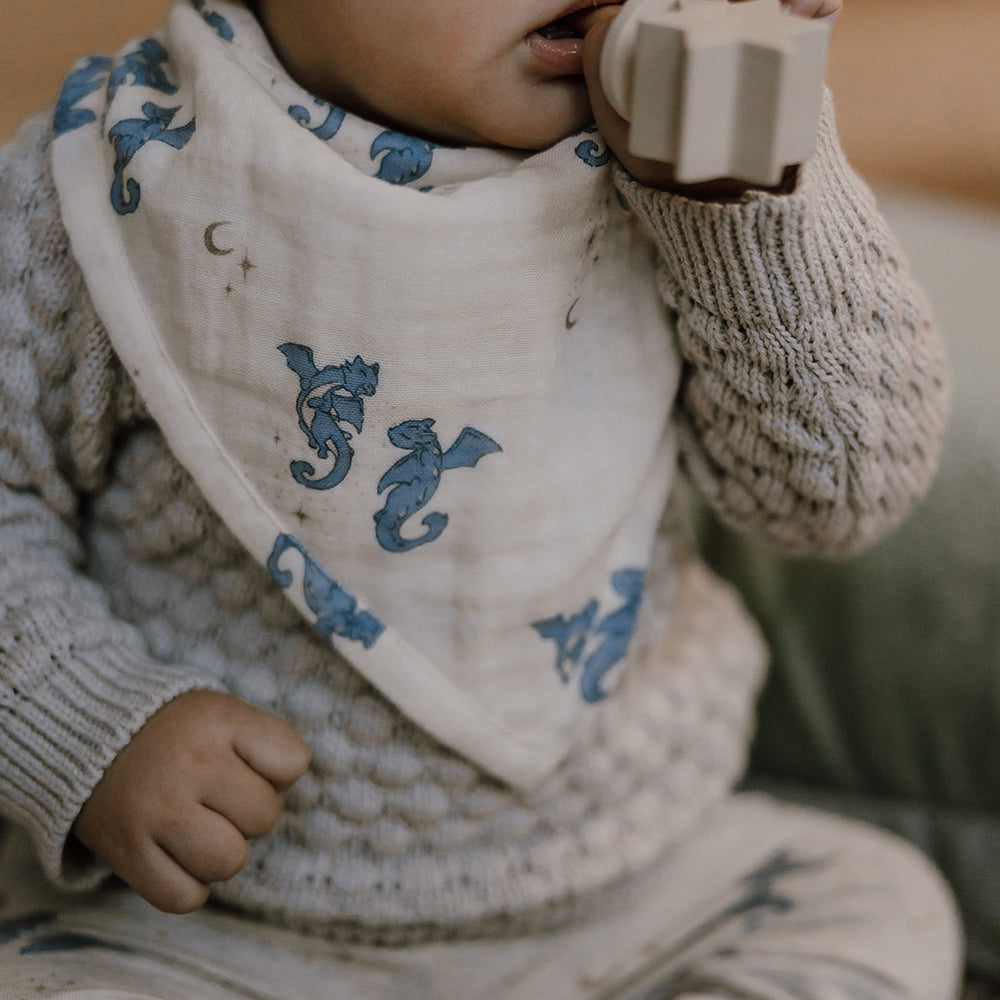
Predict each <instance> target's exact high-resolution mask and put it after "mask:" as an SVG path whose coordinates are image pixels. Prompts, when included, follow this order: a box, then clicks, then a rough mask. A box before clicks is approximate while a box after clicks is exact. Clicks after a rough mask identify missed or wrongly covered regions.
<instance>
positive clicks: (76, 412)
mask: <svg viewBox="0 0 1000 1000" xmlns="http://www.w3.org/2000/svg"><path fill="white" fill-rule="evenodd" d="M49 143H50V125H49V123H48V122H47V121H46V120H43V119H35V120H33V121H32V122H29V123H28V124H27V125H26V126H25V127H24V128H23V129H22V130H21V132H20V133H19V134H18V136H17V137H16V139H15V140H14V142H13V143H12V144H11V145H10V146H8V147H7V148H6V149H5V150H4V151H3V152H2V154H0V410H2V413H3V421H2V426H0V551H2V553H3V560H2V564H0V595H2V596H0V606H2V612H0V615H2V617H0V814H2V815H4V816H6V817H8V818H10V819H12V820H14V821H15V822H17V823H18V824H20V825H21V826H22V827H23V828H24V829H26V830H27V831H28V832H29V833H30V835H31V836H32V838H33V839H34V842H35V844H36V846H37V849H38V852H39V854H40V856H41V858H42V861H43V864H44V867H45V869H46V871H47V873H48V875H49V876H50V877H51V878H52V879H54V880H56V881H58V882H59V883H61V884H62V885H64V886H66V887H70V888H80V889H84V888H88V887H92V886H95V885H96V884H98V882H99V881H100V880H101V879H102V878H103V877H104V876H105V875H106V874H107V872H106V869H105V868H104V867H103V866H102V865H101V864H100V862H99V861H97V860H96V859H94V858H93V857H92V856H89V855H88V853H87V852H86V851H85V850H84V849H82V847H81V846H80V845H79V844H77V843H76V842H75V841H74V840H73V838H72V836H71V834H70V828H71V825H72V822H73V820H74V818H75V816H76V814H77V813H78V811H79V809H80V807H81V806H82V804H83V803H84V802H85V801H86V800H87V798H88V796H89V794H90V792H91V790H92V789H93V787H94V785H95V784H96V782H97V781H98V780H99V778H100V776H101V774H102V773H103V771H104V769H105V768H106V767H107V765H108V764H109V763H110V761H111V760H112V759H113V758H114V756H115V754H116V753H117V752H118V751H119V750H120V749H121V748H122V747H123V746H124V745H125V744H126V743H127V742H128V740H129V739H130V737H131V736H132V735H133V734H134V733H135V732H136V731H137V729H138V728H139V727H140V726H141V725H142V724H143V722H144V721H145V720H146V719H148V718H149V717H150V715H151V714H152V713H153V712H155V711H156V710H157V709H158V708H160V707H161V706H162V705H164V704H165V703H166V702H168V701H169V700H170V699H172V698H174V697H176V696H177V695H178V694H180V693H182V692H184V691H187V690H191V689H195V688H206V687H211V688H217V689H221V690H226V691H231V692H233V693H235V694H237V695H240V696H242V697H244V698H246V699H247V700H249V701H250V702H252V703H254V704H256V705H259V706H261V707H263V708H265V709H269V710H271V711H275V712H278V713H280V714H281V715H283V716H284V717H285V718H286V719H287V720H288V721H289V722H290V723H291V724H292V725H294V726H295V727H296V728H297V729H298V730H299V731H300V732H302V733H303V735H304V736H305V737H306V739H307V740H308V741H309V742H310V744H311V745H312V747H313V750H314V758H313V762H312V765H311V767H310V770H309V772H308V773H307V774H306V776H305V777H304V778H303V779H302V780H301V781H299V782H298V783H297V785H296V786H295V787H294V788H293V789H292V790H291V791H290V792H289V793H288V796H287V798H286V808H285V811H284V813H283V814H282V816H281V818H280V820H279V822H278V824H277V826H276V827H275V829H274V830H273V831H272V832H271V833H270V834H269V835H268V836H265V837H262V838H260V839H258V840H255V841H253V842H252V844H251V857H250V861H249V863H248V865H247V866H246V868H245V869H244V870H243V872H241V873H240V875H238V876H237V877H236V878H235V879H233V880H232V881H230V882H227V883H222V884H219V885H216V886H214V887H213V893H214V895H215V897H216V898H217V899H218V900H220V901H223V902H226V903H229V904H232V905H235V906H238V907H240V908H241V909H243V910H245V911H248V912H251V913H256V914H258V915H261V916H264V917H266V918H268V919H271V920H275V921H280V922H283V923H286V924H291V925H294V926H299V927H303V928H306V929H309V930H312V931H316V932H320V933H324V934H327V935H329V936H334V937H341V938H345V939H346V938H350V939H356V940H365V941H374V942H392V943H403V942H407V941H413V940H416V939H418V938H445V937H450V936H455V935H459V934H463V935H464V934H473V935H481V934H486V933H499V932H505V933H526V932H529V931H531V930H532V929H536V928H539V927H541V926H548V925H552V924H554V923H557V922H560V921H564V920H567V919H570V918H572V917H574V916H578V915H580V914H581V913H582V912H584V911H585V910H587V909H589V908H590V907H592V905H593V898H594V897H595V896H597V895H598V894H601V893H605V894H606V893H607V892H608V890H609V889H610V888H611V887H612V886H614V885H619V884H622V883H623V882H624V881H625V880H626V879H627V878H628V877H630V876H634V875H636V874H637V873H640V872H641V871H642V870H643V868H644V867H645V866H647V865H648V864H650V863H651V862H652V861H653V860H654V859H655V858H656V857H657V856H658V855H660V854H662V853H663V852H664V851H666V850H667V849H669V847H670V845H671V844H673V843H676V842H677V841H678V840H679V839H680V838H682V837H684V836H686V835H688V834H690V832H691V830H692V828H693V827H694V825H695V824H696V823H697V821H698V818H699V817H700V816H701V815H703V814H704V812H705V811H706V810H707V809H709V808H710V807H711V806H712V805H713V804H714V803H716V802H718V801H719V800H720V799H721V798H722V797H723V796H725V795H726V794H727V792H728V790H729V789H730V788H731V786H732V784H733V782H734V780H735V779H736V778H737V776H738V775H739V773H740V771H741V769H742V767H743V764H744V760H745V752H746V746H747V742H748V739H749V734H750V729H751V718H752V702H753V697H754V694H755V692H756V690H757V687H758V685H759V682H760V678H761V673H762V667H763V662H764V650H763V645H762V642H761V640H760V637H759V634H758V632H757V630H756V628H755V627H754V625H753V624H752V622H751V621H750V620H749V619H748V617H747V615H746V613H745V611H744V610H743V608H742V606H741V604H740V602H739V600H738V598H737V597H736V596H735V595H734V594H733V593H732V592H731V591H730V590H729V589H728V588H727V587H726V586H724V585H723V584H721V583H720V582H719V581H717V580H715V579H714V578H712V577H711V576H710V575H709V574H708V573H707V571H706V570H705V569H704V568H702V567H701V566H700V564H699V563H698V562H697V560H696V559H695V558H694V557H693V556H692V555H691V554H690V553H688V552H687V551H686V550H685V547H684V545H683V544H682V539H681V535H682V528H681V527H680V523H679V519H678V517H677V516H676V508H677V505H674V506H673V508H672V511H671V512H668V514H667V516H665V518H664V525H663V529H662V530H663V532H664V533H665V535H667V536H669V537H670V538H671V539H672V540H673V541H674V542H675V544H671V545H668V546H664V547H663V550H664V553H670V555H669V556H665V557H664V558H669V559H670V560H671V563H670V565H662V566H660V567H658V568H657V569H656V571H655V572H652V573H651V574H650V576H651V579H655V580H656V581H658V583H657V584H656V586H654V587H653V588H652V590H651V592H650V593H648V594H647V598H646V601H647V606H648V607H650V608H652V609H654V612H660V613H658V614H657V613H653V614H650V615H647V616H646V619H645V626H644V628H643V629H642V630H641V634H639V635H637V636H636V640H635V641H636V642H637V643H639V644H640V655H639V656H638V657H637V658H636V659H637V663H636V665H635V669H633V670H632V671H631V672H629V673H628V674H627V675H626V676H625V677H624V679H623V681H622V684H621V685H620V687H619V689H618V691H617V692H616V693H615V695H614V696H613V697H612V698H610V699H608V701H607V703H606V704H605V705H603V706H602V711H601V714H600V716H599V717H598V719H597V721H596V722H595V725H594V727H593V728H592V730H591V731H589V732H588V733H587V734H586V739H585V740H581V741H580V742H579V744H578V745H577V746H576V747H575V748H574V750H573V751H572V753H571V754H570V756H569V757H568V758H567V759H566V760H565V761H564V762H563V763H562V765H561V766H560V767H559V768H558V770H556V771H555V772H554V773H553V774H551V775H550V777H549V778H548V779H547V780H546V781H545V782H544V783H543V784H542V785H541V786H539V787H537V788H535V789H533V790H532V791H531V792H519V791H515V790H513V789H510V788H508V787H506V786H504V785H503V784H501V783H499V782H498V781H496V780H495V779H494V778H491V777H490V776H488V775H487V774H485V773H483V772H481V771H479V770H477V769H476V768H475V767H473V766H472V765H470V764H469V763H468V762H466V761H464V760H463V759H462V758H460V757H459V756H457V755H456V754H455V753H454V752H452V751H450V750H448V749H447V748H444V747H442V746H441V745H439V744H438V743H436V742H435V741H434V740H433V739H431V738H430V737H429V736H428V735H427V734H425V733H424V732H423V731H421V730H420V729H419V728H418V727H416V726H415V725H414V724H413V723H412V722H410V721H409V720H408V719H407V718H406V717H405V716H403V715H402V714H401V713H400V712H399V711H398V710H397V709H396V708H395V707H394V706H393V705H392V704H391V703H389V702H388V701H387V700H386V699H384V698H383V697H382V696H381V695H380V694H379V693H378V692H377V691H376V690H375V689H374V688H372V687H371V686H370V685H369V684H368V683H367V682H366V681H364V680H363V679H362V678H361V677H360V676H359V675H358V674H357V673H356V672H355V671H353V670H352V668H351V667H350V666H349V665H348V664H347V663H346V662H345V661H344V660H343V659H341V658H340V657H339V656H338V655H337V654H336V653H335V652H334V651H333V650H332V649H331V648H330V646H329V645H328V644H327V642H326V641H325V640H324V639H323V638H322V637H321V636H320V635H319V634H318V633H317V632H315V630H314V629H313V627H312V626H310V625H309V624H307V623H306V622H305V621H304V620H303V619H302V618H301V616H300V615H299V614H298V612H297V611H296V610H295V609H294V608H293V607H292V606H291V605H290V604H289V603H288V602H287V600H286V599H285V597H284V595H283V593H282V592H281V591H280V589H279V588H278V587H277V586H276V584H275V583H274V581H273V580H272V579H271V577H270V576H269V575H268V573H267V572H266V570H264V569H263V568H262V567H260V566H259V565H258V564H257V563H256V562H255V561H254V560H252V559H251V558H250V557H249V556H248V555H247V553H246V552H245V551H244V550H243V549H242V548H241V546H240V545H239V543H238V542H236V540H235V539H234V538H233V536H232V535H231V534H230V532H229V530H228V529H227V528H226V526H225V524H224V523H223V522H222V521H221V520H220V519H219V517H218V516H217V515H216V514H215V512H214V511H213V510H212V509H211V508H210V507H209V506H208V505H207V503H206V501H205V500H204V498H203V496H202V495H201V494H200V492H199V490H198V489H197V487H196V486H195V485H194V483H193V482H192V480H191V479H190V477H189V476H188V474H187V473H186V471H185V470H184V469H183V468H182V467H181V466H180V465H179V464H178V463H177V461H176V460H175V459H174V457H173V456H172V454H171V453H170V451H169V449H168V448H167V446H166V445H165V443H164V439H163V437H162V435H161V433H160V431H159V429H158V428H157V427H156V425H155V424H154V423H153V422H152V421H151V420H150V418H149V416H148V414H147V413H146V411H145V408H144V406H143V404H142V401H141V400H140V399H139V398H138V397H137V394H136V392H135V389H134V387H133V385H132V383H131V381H130V379H129V376H128V374H127V373H126V372H125V371H124V370H123V368H122V366H121V365H120V363H119V361H118V360H117V358H116V356H115V354H114V352H113V350H112V348H111V346H110V343H109V341H108V339H107V336H106V334H105V332H104V329H103V326H102V324H101V321H100V319H99V318H98V316H97V315H96V314H95V312H94V309H93V306H92V304H91V302H90V300H89V297H88V293H87V291H86V288H85V286H84V284H83V280H82V277H81V274H80V272H79V269H78V267H77V265H76V264H75V262H74V260H73V257H72V255H71V253H70V250H69V246H68V240H67V237H66V234H65V231H64V229H63V226H62V223H61V220H60V214H59V206H58V203H57V198H56V195H55V192H54V188H53V184H52V179H51V168H50V165H49ZM617 183H618V186H619V189H620V191H621V193H622V195H623V197H624V198H625V199H626V200H627V202H628V203H629V204H630V206H631V207H632V208H633V209H634V211H635V213H636V215H637V216H638V218H639V219H640V220H641V221H642V223H643V224H644V225H645V226H646V227H647V228H648V229H649V231H650V233H651V235H652V237H653V239H654V240H655V241H656V243H657V246H658V248H659V251H660V254H661V260H662V266H661V271H660V282H659V283H660V291H661V294H662V296H663V298H664V300H665V301H666V303H667V305H668V306H669V307H670V309H671V310H672V311H673V312H674V313H675V315H676V331H677V340H678V345H679V348H680V351H681V353H682V355H683V357H684V360H685V364H686V374H685V379H684V384H683V390H682V396H681V400H680V406H679V409H680V412H679V413H678V424H679V428H680V435H681V439H682V449H683V461H684V465H685V467H686V469H687V471H688V474H689V476H690V478H691V480H692V481H693V483H694V484H695V486H696V487H697V488H698V490H699V491H700V493H701V494H702V495H703V496H704V497H705V498H706V499H707V501H708V502H709V503H710V504H711V505H712V506H713V507H714V508H715V509H716V510H717V511H718V512H719V514H720V515H721V516H722V517H723V518H724V519H725V520H727V521H728V522H730V523H731V524H733V525H735V526H737V527H739V528H742V529H746V530H752V531H755V532H757V533H759V534H762V535H763V536H764V537H766V538H769V539H770V540H772V541H773V542H774V543H776V544H778V545H779V546H781V547H782V548H783V549H784V550H786V551H790V552H795V553H813V554H847V553H850V552H853V551H857V550H858V549H860V548H862V547H865V546H867V545H869V544H871V543H872V542H873V541H874V540H875V539H877V538H878V537H880V536H881V535H882V534H884V533H885V532H886V531H888V530H889V529H890V528H892V527H893V526H894V525H895V524H896V523H897V522H898V521H899V520H900V519H901V517H902V516H903V515H904V514H905V512H906V510H907V509H908V508H909V506H910V505H911V503H912V502H913V501H914V499H915V498H917V497H918V496H919V495H920V494H921V493H922V492H923V490H924V489H925V488H926V486H927V484H928V482H929V479H930V476H931V474H932V471H933V468H934V465H935V462H936V455H937V450H938V446H939V442H940V438H941V433H942V430H943V423H944V417H945V410H946V403H947V377H946V367H945V362H944V358H943V353H942V349H941V345H940V343H939V341H938V339H937V334H936V331H935V329H934V326H933V324H932V322H931V319H930V316H929V311H928V308H927V305H926V303H925V302H924V300H923V298H922V295H921V293H920V291H919V289H918V288H917V287H916V286H915V285H914V283H913V281H912V280H911V278H910V276H909V274H908V271H907V268H906V264H905V262H904V260H903V258H902V255H901V253H900V251H899V249H898V247H897V246H896V244H895V243H894V241H893V239H892V237H891V235H890V234H889V233H888V232H887V231H886V228H885V225H884V223H883V221H882V220H881V218H880V216H879V215H878V213H877V211H876V209H875V206H874V203H873V200H872V198H871V195H870V193H869V192H868V191H867V189H866V188H865V187H864V186H863V184H862V183H861V182H860V181H859V180H858V178H857V177H856V176H855V175H854V174H853V173H852V172H851V171H850V169H849V168H848V167H847V165H846V163H845V162H844V160H843V156H842V153H841V151H840V148H839V145H838V142H837V139H836V135H835V131H834V127H833V121H832V112H831V110H830V108H829V107H827V110H826V113H825V117H824V122H823V125H822V128H821V135H820V143H819V149H818V151H817V155H816V157H815V158H814V160H813V161H812V162H811V163H809V164H808V165H807V166H806V167H805V169H804V170H803V172H802V177H801V180H800V183H799V187H798V189H797V191H796V192H795V193H794V194H793V195H790V196H785V197H775V196H771V195H767V194H751V195H748V196H746V197H745V198H744V199H743V200H742V201H740V202H738V203H734V204H702V203H697V202H693V201H688V200H685V199H683V198H680V197H676V196H671V195H665V194H662V193H658V192H653V191H649V190H646V189H643V188H642V187H640V186H638V185H636V184H635V183H634V182H632V181H631V180H630V179H629V178H628V177H627V176H626V175H625V174H624V173H623V172H621V171H619V172H618V174H617Z"/></svg>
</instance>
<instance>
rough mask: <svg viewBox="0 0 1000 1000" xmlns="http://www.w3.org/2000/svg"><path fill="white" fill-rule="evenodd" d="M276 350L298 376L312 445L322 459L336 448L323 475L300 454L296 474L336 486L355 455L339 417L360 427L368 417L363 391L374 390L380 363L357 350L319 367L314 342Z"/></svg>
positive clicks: (298, 406) (315, 485)
mask: <svg viewBox="0 0 1000 1000" xmlns="http://www.w3.org/2000/svg"><path fill="white" fill-rule="evenodd" d="M278 350H279V351H281V353H282V354H284V356H285V360H286V361H287V362H288V367H289V368H290V369H291V370H292V371H293V372H295V374H296V375H298V377H299V395H298V398H297V399H296V401H295V410H296V412H297V413H298V415H299V427H301V428H302V433H303V434H305V436H306V440H307V441H308V442H309V447H310V448H312V449H313V450H314V451H315V452H316V454H317V455H318V456H319V457H320V458H322V459H325V458H327V456H328V455H329V454H330V449H331V447H332V448H333V451H334V452H335V458H334V463H333V467H332V468H331V469H330V471H329V472H328V473H327V474H326V475H325V476H323V477H322V478H321V479H315V478H311V477H313V476H315V473H316V470H315V469H314V468H313V466H312V465H310V464H309V462H304V461H301V460H299V461H295V462H292V464H291V466H290V470H291V473H292V478H293V479H294V480H295V481H296V482H297V483H298V484H299V485H300V486H308V487H309V489H312V490H330V489H333V487H334V486H336V485H337V484H338V483H341V482H343V480H344V478H345V477H346V476H347V473H348V472H350V469H351V461H352V459H353V457H354V450H353V449H352V448H351V446H350V444H349V443H348V442H349V441H350V437H351V434H350V432H349V431H345V430H344V429H343V428H342V427H341V422H344V423H348V424H350V425H351V426H352V427H353V428H354V429H355V430H356V431H357V432H358V433H359V434H360V433H361V430H362V427H363V426H364V418H365V411H364V400H363V398H362V397H363V396H374V395H375V390H376V389H377V388H378V365H377V364H372V365H370V364H368V363H367V362H366V361H363V360H362V359H361V357H360V356H358V357H356V358H355V359H354V360H353V361H345V362H344V363H343V364H342V365H327V366H326V367H325V368H318V367H317V366H316V362H315V361H314V360H313V352H312V350H311V348H308V347H303V346H302V345H301V344H292V343H287V344H282V345H281V346H280V347H279V348H278ZM320 389H325V392H322V393H319V394H317V393H318V390H320ZM306 407H309V409H311V410H312V411H313V412H312V420H311V421H310V420H307V419H306Z"/></svg>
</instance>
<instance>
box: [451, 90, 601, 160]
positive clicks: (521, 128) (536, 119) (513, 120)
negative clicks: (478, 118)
mask: <svg viewBox="0 0 1000 1000" xmlns="http://www.w3.org/2000/svg"><path fill="white" fill-rule="evenodd" d="M593 121H594V115H593V112H592V111H591V109H590V102H589V101H587V100H586V99H584V100H580V101H575V102H573V104H572V105H571V106H569V107H563V108H559V109H557V110H556V111H554V112H553V113H536V114H533V115H531V114H529V115H517V116H511V117H510V118H509V119H506V120H501V119H499V118H497V119H493V120H490V119H488V118H487V119H485V120H483V121H482V122H480V123H477V128H476V129H475V131H474V133H473V135H470V137H468V138H467V139H466V140H465V142H464V143H463V144H464V145H479V146H492V147H495V148H499V149H513V150H525V151H529V152H538V151H540V150H543V149H548V148H549V147H550V146H554V145H555V144H556V143H558V142H561V141H562V140H563V139H568V138H569V137H570V136H571V135H576V134H577V133H578V132H580V131H582V130H583V129H585V128H587V126H588V125H591V124H593Z"/></svg>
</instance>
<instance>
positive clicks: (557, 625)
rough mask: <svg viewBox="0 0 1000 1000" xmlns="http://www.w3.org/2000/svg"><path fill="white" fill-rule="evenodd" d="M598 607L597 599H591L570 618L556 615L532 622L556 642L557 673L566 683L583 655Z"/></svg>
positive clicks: (546, 637)
mask: <svg viewBox="0 0 1000 1000" xmlns="http://www.w3.org/2000/svg"><path fill="white" fill-rule="evenodd" d="M597 608H598V604H597V601H590V602H589V603H588V604H587V606H586V607H585V608H584V609H583V610H582V611H579V612H577V614H575V615H570V616H569V618H566V617H564V616H563V615H556V616H555V617H553V618H546V619H545V620H544V621H538V622H533V623H532V627H533V628H534V629H535V631H537V632H538V634H539V635H540V636H541V637H542V638H543V639H552V640H553V642H555V644H556V673H558V674H559V679H560V680H561V681H562V682H563V683H564V684H568V683H569V679H570V670H571V668H572V667H575V666H576V665H577V664H578V663H579V662H580V658H581V657H582V656H583V650H584V648H585V646H586V645H587V637H588V636H589V634H590V629H591V626H592V625H593V624H594V616H595V615H596V614H597Z"/></svg>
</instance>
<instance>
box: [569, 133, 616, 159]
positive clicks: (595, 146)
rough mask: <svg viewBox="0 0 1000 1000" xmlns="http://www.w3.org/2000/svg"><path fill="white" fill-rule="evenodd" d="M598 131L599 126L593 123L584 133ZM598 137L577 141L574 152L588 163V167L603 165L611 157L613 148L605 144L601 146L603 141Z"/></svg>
mask: <svg viewBox="0 0 1000 1000" xmlns="http://www.w3.org/2000/svg"><path fill="white" fill-rule="evenodd" d="M590 132H592V133H594V134H596V133H597V126H596V125H591V126H590V127H589V128H585V129H584V130H583V133H582V134H584V135H585V134H587V133H590ZM599 139H600V136H598V139H584V140H583V141H582V142H579V143H577V146H576V149H575V150H574V152H575V153H576V155H577V156H578V157H579V158H580V159H581V160H583V162H584V163H586V164H587V166H588V167H603V166H604V165H605V164H606V163H607V162H608V161H609V160H610V159H611V149H610V147H609V146H608V145H607V143H605V144H604V148H603V149H602V148H601V142H602V141H603V140H601V141H598V140H599Z"/></svg>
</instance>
